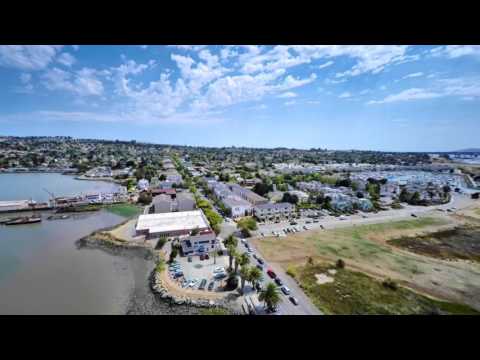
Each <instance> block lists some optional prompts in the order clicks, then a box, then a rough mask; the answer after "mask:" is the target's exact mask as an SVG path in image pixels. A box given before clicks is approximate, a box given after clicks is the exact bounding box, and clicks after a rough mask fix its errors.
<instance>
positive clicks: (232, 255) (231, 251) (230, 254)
mask: <svg viewBox="0 0 480 360" xmlns="http://www.w3.org/2000/svg"><path fill="white" fill-rule="evenodd" d="M227 249H228V263H229V266H228V268H229V269H231V268H232V263H233V258H235V257H237V256H238V253H237V249H236V248H235V247H234V246H233V245H228V248H227Z"/></svg>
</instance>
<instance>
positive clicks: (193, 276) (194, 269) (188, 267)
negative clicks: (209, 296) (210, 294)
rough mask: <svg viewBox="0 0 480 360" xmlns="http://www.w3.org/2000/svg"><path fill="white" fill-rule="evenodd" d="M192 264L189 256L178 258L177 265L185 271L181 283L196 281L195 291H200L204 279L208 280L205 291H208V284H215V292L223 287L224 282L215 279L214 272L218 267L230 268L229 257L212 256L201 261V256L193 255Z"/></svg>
mask: <svg viewBox="0 0 480 360" xmlns="http://www.w3.org/2000/svg"><path fill="white" fill-rule="evenodd" d="M191 258H192V262H189V261H188V256H178V257H177V258H176V261H177V263H178V264H179V265H180V269H181V270H182V271H183V277H180V278H179V279H178V280H180V283H183V282H184V280H185V281H186V282H187V283H188V282H190V281H195V285H194V286H191V288H193V289H198V286H199V285H200V282H201V281H202V279H206V280H207V284H206V286H205V291H208V290H207V286H208V284H210V282H212V281H213V282H214V284H215V285H214V288H213V290H216V289H217V288H218V287H221V286H223V281H224V279H223V280H215V279H214V270H215V268H217V267H223V268H224V269H226V268H227V267H228V256H218V255H217V256H216V257H214V256H210V257H209V259H208V260H200V256H198V255H194V256H193V255H192V256H191Z"/></svg>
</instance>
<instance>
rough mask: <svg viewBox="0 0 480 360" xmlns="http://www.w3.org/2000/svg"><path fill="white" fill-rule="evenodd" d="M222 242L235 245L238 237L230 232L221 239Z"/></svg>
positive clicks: (226, 244)
mask: <svg viewBox="0 0 480 360" xmlns="http://www.w3.org/2000/svg"><path fill="white" fill-rule="evenodd" d="M223 243H224V244H225V246H229V245H233V246H234V247H237V245H238V239H237V238H236V237H235V236H233V234H230V235H228V236H227V238H226V239H225V240H223Z"/></svg>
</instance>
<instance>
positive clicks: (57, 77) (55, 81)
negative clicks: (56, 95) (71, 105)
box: [42, 68, 104, 96]
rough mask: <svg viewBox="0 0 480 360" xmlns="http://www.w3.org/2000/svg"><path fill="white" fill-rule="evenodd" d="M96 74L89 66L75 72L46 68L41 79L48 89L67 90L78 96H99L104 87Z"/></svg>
mask: <svg viewBox="0 0 480 360" xmlns="http://www.w3.org/2000/svg"><path fill="white" fill-rule="evenodd" d="M96 75H97V72H96V70H94V69H89V68H83V69H81V70H79V71H77V72H75V73H70V72H67V71H64V70H61V69H59V68H53V69H50V70H47V71H46V72H45V74H43V76H42V79H43V85H44V86H45V87H46V88H47V89H48V90H52V91H55V90H63V91H69V92H72V93H74V94H76V95H79V96H100V95H102V94H103V91H104V88H103V83H102V82H101V81H100V80H99V79H98V78H97V77H96Z"/></svg>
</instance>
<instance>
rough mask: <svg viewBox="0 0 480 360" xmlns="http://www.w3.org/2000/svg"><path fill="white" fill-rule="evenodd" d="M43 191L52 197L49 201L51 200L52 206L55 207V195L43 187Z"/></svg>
mask: <svg viewBox="0 0 480 360" xmlns="http://www.w3.org/2000/svg"><path fill="white" fill-rule="evenodd" d="M43 191H45V192H46V193H47V194H49V195H50V196H51V198H52V200H51V202H52V205H53V207H56V203H55V195H54V194H53V193H51V192H50V191H48V190H47V189H45V188H43Z"/></svg>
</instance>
